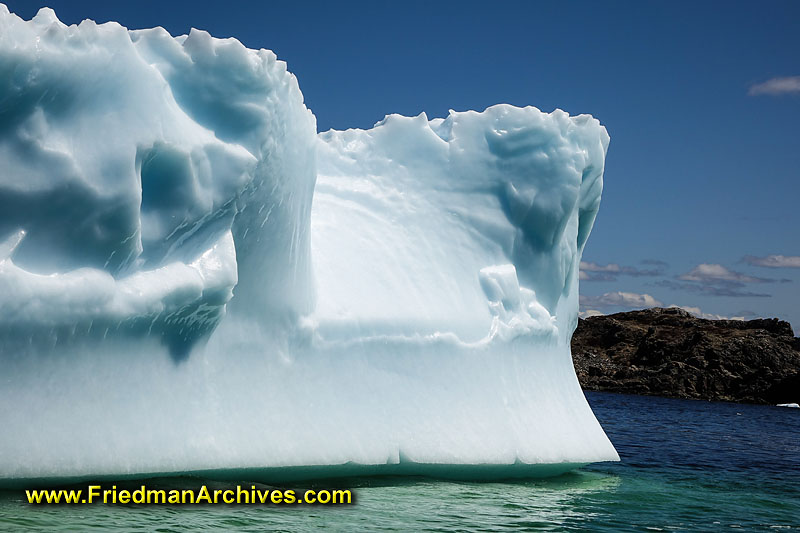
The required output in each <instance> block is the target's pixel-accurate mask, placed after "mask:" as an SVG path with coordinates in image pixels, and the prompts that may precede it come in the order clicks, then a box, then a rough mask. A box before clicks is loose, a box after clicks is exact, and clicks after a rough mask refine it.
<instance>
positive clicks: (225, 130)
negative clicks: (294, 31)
mask: <svg viewBox="0 0 800 533" xmlns="http://www.w3.org/2000/svg"><path fill="white" fill-rule="evenodd" d="M608 140H609V138H608V135H607V133H606V131H605V128H603V127H602V126H601V125H600V124H599V122H598V121H597V120H595V119H593V118H592V117H590V116H588V115H581V116H577V117H570V116H569V115H568V114H566V113H564V112H562V111H558V110H557V111H554V112H553V113H550V114H545V113H542V112H540V111H539V110H538V109H535V108H532V107H527V108H516V107H512V106H508V105H498V106H493V107H490V108H488V109H487V110H485V111H484V112H482V113H478V112H473V111H468V112H454V111H451V112H450V114H449V115H448V116H447V117H446V118H443V119H433V120H429V119H428V118H427V117H426V116H425V115H424V114H422V115H420V116H417V117H402V116H399V115H390V116H388V117H386V118H385V119H384V120H383V121H381V122H379V123H378V124H376V125H375V127H374V128H373V129H371V130H366V131H365V130H347V131H328V132H324V133H320V134H317V132H316V121H315V118H314V116H313V114H312V113H311V112H310V111H309V110H308V109H307V108H306V107H305V105H304V104H303V97H302V94H301V92H300V90H299V87H298V84H297V80H296V79H295V77H294V76H293V75H292V74H290V73H288V72H287V71H286V64H285V63H283V62H282V61H278V60H277V59H276V57H275V55H274V54H273V53H272V52H269V51H267V50H259V51H254V50H248V49H246V48H245V47H244V46H243V45H242V44H240V43H239V42H238V41H236V40H235V39H214V38H212V37H211V36H209V35H208V34H207V33H205V32H203V31H197V30H192V32H191V33H190V34H189V35H188V36H186V35H184V36H179V37H174V38H173V37H171V36H170V35H169V34H168V33H167V32H166V31H165V30H163V29H161V28H155V29H151V30H137V31H128V30H127V29H125V28H123V27H121V26H120V25H118V24H116V23H107V24H102V25H96V24H95V23H93V22H91V21H84V22H82V23H81V24H79V25H76V26H65V25H63V24H62V23H61V22H59V21H58V19H57V18H56V16H55V13H54V12H53V11H52V10H49V9H43V10H42V11H40V12H39V14H38V15H37V16H36V17H34V18H33V19H32V20H31V21H24V20H22V19H20V18H18V17H17V16H15V15H13V14H11V13H9V12H8V10H7V9H6V8H5V6H2V4H0V365H1V368H2V373H1V374H0V427H2V428H3V431H2V432H0V484H3V485H15V484H19V483H22V482H25V481H26V480H32V479H37V480H49V481H55V480H66V479H72V480H74V479H89V478H93V479H100V478H104V477H105V478H123V477H136V476H149V475H164V474H176V473H203V475H206V476H209V477H222V478H224V477H226V476H239V477H241V475H246V476H247V478H248V479H263V480H279V479H297V478H301V477H320V476H326V475H350V474H358V475H360V474H371V473H375V474H382V473H386V474H395V473H397V474H405V473H408V474H431V475H437V476H443V477H467V478H484V479H485V478H503V477H513V476H531V475H533V476H536V475H554V474H557V473H560V472H563V471H565V470H568V469H571V468H574V467H575V466H577V465H581V464H586V463H590V462H596V461H609V460H618V456H617V453H616V452H615V450H614V448H613V446H612V445H611V443H610V442H609V440H608V438H607V437H606V435H605V433H604V432H603V430H602V428H601V427H600V425H599V424H598V423H597V421H596V419H595V418H594V415H593V414H592V412H591V410H590V408H589V406H588V404H587V402H586V400H585V398H584V396H583V393H582V391H581V389H580V387H579V384H578V381H577V379H576V377H575V372H574V370H573V367H572V360H571V356H570V348H569V341H570V338H571V336H572V332H573V330H574V328H575V326H576V323H577V310H578V264H579V262H580V257H581V253H582V251H583V247H584V245H585V243H586V239H587V238H588V236H589V233H590V231H591V228H592V224H593V222H594V218H595V215H596V213H597V210H598V207H599V203H600V195H601V192H602V176H603V168H604V158H605V153H606V150H607V147H608Z"/></svg>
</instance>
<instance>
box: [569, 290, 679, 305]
mask: <svg viewBox="0 0 800 533" xmlns="http://www.w3.org/2000/svg"><path fill="white" fill-rule="evenodd" d="M580 300H581V305H582V306H583V307H584V308H589V307H600V308H602V307H627V308H645V307H661V306H662V305H663V304H662V303H661V302H660V301H658V300H656V299H655V298H653V297H652V296H650V295H649V294H638V293H635V292H620V291H617V292H607V293H605V294H602V295H600V296H586V295H581V297H580Z"/></svg>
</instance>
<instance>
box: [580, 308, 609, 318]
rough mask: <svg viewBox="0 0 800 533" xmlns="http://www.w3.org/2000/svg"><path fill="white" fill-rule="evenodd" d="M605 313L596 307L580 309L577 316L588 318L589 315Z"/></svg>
mask: <svg viewBox="0 0 800 533" xmlns="http://www.w3.org/2000/svg"><path fill="white" fill-rule="evenodd" d="M603 315H605V313H604V312H602V311H598V310H597V309H587V310H586V311H580V312H579V313H578V316H579V317H581V318H589V317H590V316H603Z"/></svg>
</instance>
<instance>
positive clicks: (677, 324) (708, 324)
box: [572, 308, 800, 404]
mask: <svg viewBox="0 0 800 533" xmlns="http://www.w3.org/2000/svg"><path fill="white" fill-rule="evenodd" d="M572 354H573V355H572V357H573V360H574V363H575V371H576V373H577V374H578V379H579V380H580V382H581V385H582V386H583V388H584V389H587V390H599V391H610V392H625V393H631V394H652V395H657V396H671V397H677V398H696V399H704V400H722V401H735V402H749V403H766V404H778V403H791V402H800V338H796V337H795V336H794V332H793V331H792V327H791V325H790V324H789V323H788V322H785V321H782V320H778V319H776V318H772V319H757V320H748V321H743V320H706V319H702V318H697V317H695V316H693V315H691V314H689V313H687V312H686V311H684V310H682V309H677V308H669V309H662V308H652V309H645V310H642V311H629V312H626V313H617V314H613V315H607V316H595V317H591V318H587V319H584V320H579V322H578V327H577V329H576V330H575V334H574V335H573V337H572Z"/></svg>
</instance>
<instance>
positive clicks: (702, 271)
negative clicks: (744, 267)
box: [678, 263, 770, 283]
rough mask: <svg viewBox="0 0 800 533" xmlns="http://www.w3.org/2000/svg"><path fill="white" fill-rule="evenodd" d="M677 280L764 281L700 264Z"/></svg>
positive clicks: (711, 265) (705, 281) (721, 267)
mask: <svg viewBox="0 0 800 533" xmlns="http://www.w3.org/2000/svg"><path fill="white" fill-rule="evenodd" d="M678 279H681V280H683V281H698V282H701V283H714V282H720V281H723V282H724V281H734V282H738V283H763V282H766V281H770V280H766V279H763V278H755V277H753V276H748V275H746V274H742V273H741V272H735V271H733V270H730V269H728V268H726V267H724V266H722V265H718V264H710V263H702V264H699V265H697V266H696V267H694V268H693V269H692V270H690V271H689V272H687V273H686V274H681V275H680V276H678Z"/></svg>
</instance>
